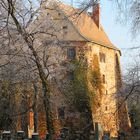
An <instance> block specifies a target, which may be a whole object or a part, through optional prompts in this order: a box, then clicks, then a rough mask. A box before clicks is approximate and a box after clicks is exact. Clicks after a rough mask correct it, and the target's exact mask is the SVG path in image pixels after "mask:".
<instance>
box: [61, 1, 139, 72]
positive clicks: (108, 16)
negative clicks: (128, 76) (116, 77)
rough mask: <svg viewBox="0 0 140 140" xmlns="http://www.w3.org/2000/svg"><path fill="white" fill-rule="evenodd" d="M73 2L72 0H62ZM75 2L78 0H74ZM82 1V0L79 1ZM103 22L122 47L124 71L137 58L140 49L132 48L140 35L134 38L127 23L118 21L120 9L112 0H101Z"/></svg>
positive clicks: (137, 44) (117, 44)
mask: <svg viewBox="0 0 140 140" xmlns="http://www.w3.org/2000/svg"><path fill="white" fill-rule="evenodd" d="M62 1H64V2H68V3H69V4H70V3H71V1H72V0H62ZM73 1H74V2H75V1H76V2H77V1H78V0H73ZM78 2H80V0H79V1H78ZM100 2H101V24H102V26H103V27H104V29H105V31H106V33H107V35H108V36H109V38H110V40H111V41H112V43H113V44H114V45H115V46H117V47H118V48H120V49H121V52H122V57H121V64H122V70H123V72H124V71H125V69H126V68H127V67H129V65H130V64H131V63H133V61H134V60H135V59H137V56H138V52H140V49H136V50H134V49H133V50H132V49H130V48H132V47H137V46H139V45H140V37H137V38H136V39H134V37H132V34H131V31H130V28H129V26H128V25H126V24H121V23H120V22H118V21H117V19H118V10H117V8H116V7H115V4H114V3H113V2H112V1H110V0H101V1H100Z"/></svg>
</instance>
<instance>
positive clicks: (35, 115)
mask: <svg viewBox="0 0 140 140" xmlns="http://www.w3.org/2000/svg"><path fill="white" fill-rule="evenodd" d="M33 86H34V107H33V111H34V132H35V133H37V132H38V113H37V96H38V89H37V84H36V83H33Z"/></svg>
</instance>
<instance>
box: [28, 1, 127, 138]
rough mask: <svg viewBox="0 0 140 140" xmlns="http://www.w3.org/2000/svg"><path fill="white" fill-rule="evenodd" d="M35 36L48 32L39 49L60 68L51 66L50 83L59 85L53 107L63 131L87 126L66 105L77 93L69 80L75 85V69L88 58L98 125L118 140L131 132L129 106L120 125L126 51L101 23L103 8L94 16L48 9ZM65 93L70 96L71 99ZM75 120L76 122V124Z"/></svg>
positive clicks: (57, 5)
mask: <svg viewBox="0 0 140 140" xmlns="http://www.w3.org/2000/svg"><path fill="white" fill-rule="evenodd" d="M30 32H31V33H34V32H44V34H41V35H40V36H37V37H38V41H37V42H36V45H37V46H38V45H39V46H42V47H43V48H44V50H43V52H46V55H47V56H49V58H48V60H47V63H48V64H52V63H55V64H54V65H51V66H50V73H51V74H50V81H52V83H53V85H52V98H51V101H52V107H53V110H54V112H55V113H54V114H55V116H56V119H57V120H60V121H59V125H60V126H61V125H63V126H65V127H67V124H71V125H73V127H75V128H77V129H78V130H80V128H78V127H77V126H74V125H75V124H76V123H77V122H78V120H81V121H82V119H81V116H80V114H79V113H77V112H78V111H77V109H75V107H72V105H70V106H69V103H67V101H65V99H66V98H69V99H70V100H72V98H71V94H70V93H71V91H68V88H65V80H64V79H65V77H67V78H68V79H69V80H70V81H73V79H74V72H73V70H74V68H73V66H71V63H75V60H80V58H82V57H84V62H85V64H84V65H85V66H86V67H87V69H86V76H85V82H86V84H87V89H88V91H89V94H90V95H89V98H90V107H91V108H90V110H91V115H92V123H93V125H94V123H95V122H96V123H99V124H100V126H101V127H102V130H103V131H109V132H110V133H111V136H117V132H118V131H119V130H120V129H123V128H129V118H128V114H127V108H125V107H124V106H125V105H124V106H123V107H124V108H125V109H124V110H125V111H124V114H123V115H122V116H125V117H124V118H125V119H124V120H123V119H119V118H120V117H119V116H118V115H119V113H118V112H119V110H118V102H119V99H118V98H117V97H116V94H117V92H119V88H121V70H120V56H121V51H120V50H119V49H118V48H117V47H116V46H115V45H113V44H112V42H111V41H110V40H109V38H108V36H107V35H106V33H105V31H104V29H103V27H102V25H101V23H100V5H99V3H98V4H97V5H96V7H95V6H94V7H93V10H92V12H87V11H82V10H81V9H76V8H73V7H71V6H69V5H65V4H63V3H61V2H50V3H48V2H47V3H43V4H42V9H41V12H40V15H39V16H38V18H37V19H36V20H35V22H34V23H33V24H32V27H31V29H30ZM44 46H45V47H44ZM46 50H47V51H46ZM79 73H80V72H78V74H79ZM54 81H55V82H56V83H57V84H56V83H55V82H54ZM92 82H93V83H92ZM55 84H56V85H55ZM54 85H55V88H54ZM80 86H81V85H80ZM82 86H83V84H82ZM82 86H81V89H82V88H83V87H82ZM62 89H65V90H64V91H62ZM75 90H76V89H75ZM78 91H79V92H82V91H83V90H81V91H80V90H79V89H78ZM62 92H65V93H66V96H65V95H63V94H62ZM78 95H80V94H78ZM79 99H80V97H79ZM76 102H78V101H77V100H76ZM81 107H82V106H81ZM73 110H74V111H73ZM75 110H76V111H75ZM122 110H123V109H122ZM72 117H73V118H75V119H73V120H72V119H71V118H72ZM70 120H71V123H70V122H69V121H70ZM66 121H67V123H66ZM72 121H73V122H72ZM86 121H87V120H86ZM87 122H88V121H87ZM122 122H123V123H122ZM79 124H80V123H79ZM120 124H121V127H122V128H120ZM86 125H88V124H87V123H86V122H85V121H84V123H83V126H82V123H81V128H82V127H84V126H85V127H86ZM68 126H69V125H68Z"/></svg>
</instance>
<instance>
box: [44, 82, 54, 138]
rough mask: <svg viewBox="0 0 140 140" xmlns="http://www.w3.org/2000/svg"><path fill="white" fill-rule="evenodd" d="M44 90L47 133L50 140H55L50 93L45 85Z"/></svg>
mask: <svg viewBox="0 0 140 140" xmlns="http://www.w3.org/2000/svg"><path fill="white" fill-rule="evenodd" d="M42 89H43V96H44V98H43V103H44V107H45V113H46V122H47V131H48V140H53V134H54V128H53V120H52V113H51V105H50V95H49V94H50V92H48V90H47V86H46V84H45V83H42Z"/></svg>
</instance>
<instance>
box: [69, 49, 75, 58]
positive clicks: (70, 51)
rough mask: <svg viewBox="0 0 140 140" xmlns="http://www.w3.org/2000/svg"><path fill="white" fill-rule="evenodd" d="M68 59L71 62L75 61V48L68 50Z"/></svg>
mask: <svg viewBox="0 0 140 140" xmlns="http://www.w3.org/2000/svg"><path fill="white" fill-rule="evenodd" d="M67 58H68V59H71V60H74V59H75V58H76V49H75V48H68V50H67Z"/></svg>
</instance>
